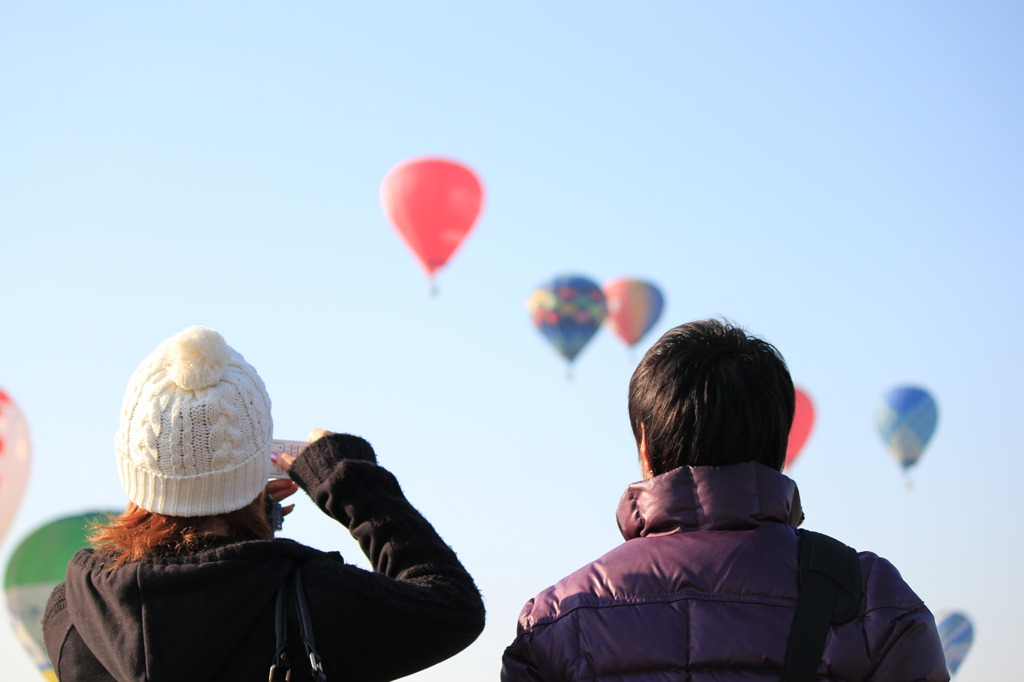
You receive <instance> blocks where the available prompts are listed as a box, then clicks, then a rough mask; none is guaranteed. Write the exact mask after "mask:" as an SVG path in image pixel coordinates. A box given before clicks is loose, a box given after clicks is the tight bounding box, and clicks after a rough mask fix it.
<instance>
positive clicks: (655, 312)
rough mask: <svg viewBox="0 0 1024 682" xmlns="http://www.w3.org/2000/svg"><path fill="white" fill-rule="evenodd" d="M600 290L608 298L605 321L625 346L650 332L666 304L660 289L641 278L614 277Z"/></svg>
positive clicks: (634, 342) (632, 343)
mask: <svg viewBox="0 0 1024 682" xmlns="http://www.w3.org/2000/svg"><path fill="white" fill-rule="evenodd" d="M602 289H603V290H604V296H605V299H606V300H607V301H608V317H607V319H606V320H605V322H606V323H607V324H608V326H609V327H611V329H612V331H613V332H614V333H615V335H616V336H617V337H619V338H620V339H622V341H623V343H625V344H626V345H627V346H634V345H636V344H637V342H639V341H640V339H641V338H643V336H644V334H646V333H647V332H648V331H650V329H651V327H653V326H654V324H655V323H656V322H657V321H658V318H659V317H661V311H662V309H663V308H664V307H665V298H664V296H662V294H661V290H660V289H658V287H656V286H654V285H653V284H651V283H650V282H647V281H644V280H642V279H635V278H630V277H623V278H620V279H613V280H610V281H609V282H606V283H605V285H604V287H602Z"/></svg>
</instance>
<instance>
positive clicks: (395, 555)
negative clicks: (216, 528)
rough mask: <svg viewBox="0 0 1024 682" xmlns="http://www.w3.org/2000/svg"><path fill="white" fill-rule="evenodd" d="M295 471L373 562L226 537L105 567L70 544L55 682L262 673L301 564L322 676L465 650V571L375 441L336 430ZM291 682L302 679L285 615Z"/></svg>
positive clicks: (53, 617)
mask: <svg viewBox="0 0 1024 682" xmlns="http://www.w3.org/2000/svg"><path fill="white" fill-rule="evenodd" d="M291 476H292V478H293V479H295V481H296V482H297V483H298V484H299V485H300V486H301V487H302V488H303V489H304V490H305V491H306V492H307V493H309V495H310V496H311V497H312V498H313V500H314V501H315V502H316V504H317V505H318V506H319V507H320V508H321V509H322V510H323V511H324V512H325V513H327V514H328V515H330V516H331V517H333V518H334V519H336V520H337V521H339V522H340V523H342V524H344V525H346V526H347V527H348V529H349V531H350V532H351V534H352V536H353V537H355V538H356V540H358V542H359V545H360V547H361V548H362V550H363V552H364V553H365V554H366V556H367V557H368V558H369V560H370V563H371V565H372V566H373V568H374V571H366V570H363V569H361V568H358V567H356V566H352V565H349V564H346V563H345V562H344V561H343V560H342V558H341V555H340V554H338V553H337V552H321V551H319V550H316V549H313V548H311V547H306V546H305V545H302V544H299V543H297V542H294V541H292V540H287V539H273V540H254V541H247V542H232V541H230V540H227V539H222V540H219V541H215V542H213V543H211V545H210V546H209V547H207V548H205V549H203V550H201V551H198V552H196V553H194V554H190V555H187V556H166V557H157V558H152V559H148V560H144V561H140V562H135V563H129V564H125V565H122V566H120V567H118V568H115V569H113V570H109V569H108V568H107V567H105V566H104V565H103V562H102V560H101V558H100V556H99V555H97V554H95V553H94V552H93V550H91V549H85V550H82V551H80V552H78V553H77V554H76V555H75V556H74V558H73V559H72V560H71V562H70V564H69V565H68V571H67V576H66V579H65V581H64V582H63V583H61V584H60V585H59V586H58V587H57V588H56V589H55V590H54V591H53V594H52V595H51V597H50V602H49V604H48V606H47V609H46V613H45V616H44V620H43V628H44V633H45V639H46V648H47V651H48V653H49V656H50V661H51V662H52V663H53V667H54V671H55V672H56V673H57V676H58V678H59V679H60V680H61V681H62V682H75V681H77V680H82V681H85V680H88V681H89V682H101V681H106V680H117V681H118V682H135V681H141V680H148V681H150V682H163V681H172V680H173V681H176V682H180V681H181V680H192V681H194V682H205V681H211V682H212V681H214V680H216V681H223V682H231V681H233V680H239V681H242V680H245V681H250V680H265V679H267V675H268V671H269V668H270V664H271V661H272V659H273V657H274V648H275V635H274V607H275V600H276V596H277V592H278V590H279V588H280V587H281V585H282V583H284V582H285V578H286V577H287V576H288V575H289V573H290V572H291V571H292V570H293V569H295V568H296V567H297V568H298V570H299V571H300V574H301V578H302V582H303V586H304V588H305V593H306V599H307V602H308V604H309V609H310V612H311V616H312V624H313V633H314V636H315V638H316V643H317V648H318V649H319V651H320V654H321V656H322V658H323V667H324V670H325V671H326V673H327V676H328V679H330V680H392V679H395V678H398V677H402V676H405V675H409V674H411V673H413V672H416V671H418V670H422V669H423V668H427V667H429V666H431V665H433V664H435V663H437V662H439V661H442V660H444V659H446V658H448V657H450V656H453V655H454V654H456V653H458V652H459V651H461V650H462V649H464V648H465V647H467V646H468V645H469V644H470V643H472V642H473V640H475V639H476V637H477V636H478V635H479V634H480V632H481V630H482V629H483V625H484V607H483V602H482V600H481V598H480V594H479V592H478V591H477V588H476V586H475V585H474V583H473V579H472V578H471V577H470V576H469V574H468V573H467V572H466V570H465V569H464V568H463V567H462V565H461V563H460V562H459V560H458V559H457V558H456V556H455V553H454V552H453V551H452V550H451V549H450V548H449V547H448V546H447V545H445V543H444V541H443V540H441V538H440V537H439V536H438V535H437V533H436V532H435V531H434V529H433V527H432V526H431V525H430V524H429V523H428V522H427V520H426V519H424V518H423V517H422V516H421V515H420V514H419V512H417V511H416V510H415V509H414V508H413V507H412V506H411V505H410V504H409V502H408V501H407V500H406V499H405V496H404V495H403V494H402V491H401V489H400V487H399V485H398V482H397V481H396V480H395V478H394V477H393V476H392V475H391V474H390V473H389V472H388V471H386V470H385V469H383V468H381V467H379V466H377V465H376V456H375V455H374V452H373V449H372V448H371V447H370V444H369V443H367V442H366V441H364V440H363V439H361V438H358V437H356V436H349V435H340V434H338V435H330V436H327V437H325V438H321V439H320V440H318V441H316V442H314V443H313V444H312V445H310V446H309V447H308V448H307V449H306V451H305V452H304V453H303V455H302V456H301V457H299V458H298V460H296V462H295V465H294V466H293V467H292V470H291ZM288 632H289V633H294V634H293V636H292V637H291V640H292V643H291V644H290V646H289V655H290V659H291V661H292V666H293V670H292V675H291V680H292V681H293V682H299V681H301V680H308V679H310V676H309V665H308V663H307V662H306V660H307V659H306V656H305V653H304V651H303V649H302V647H301V644H299V638H298V636H297V635H298V625H297V621H296V620H295V617H294V614H290V617H289V625H288Z"/></svg>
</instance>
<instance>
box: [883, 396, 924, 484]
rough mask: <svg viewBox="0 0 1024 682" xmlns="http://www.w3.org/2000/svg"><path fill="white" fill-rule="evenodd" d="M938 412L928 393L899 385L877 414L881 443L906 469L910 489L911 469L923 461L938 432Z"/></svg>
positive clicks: (884, 399)
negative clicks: (925, 451) (933, 437)
mask: <svg viewBox="0 0 1024 682" xmlns="http://www.w3.org/2000/svg"><path fill="white" fill-rule="evenodd" d="M938 421H939V410H938V406H937V405H936V403H935V399H934V398H932V396H931V395H930V394H929V393H928V391H926V390H924V389H923V388H919V387H917V386H900V387H897V388H894V389H892V390H891V391H889V392H888V393H886V394H885V397H884V398H883V400H882V405H881V406H880V407H879V408H878V412H877V413H876V415H875V424H876V425H877V426H878V431H879V433H880V434H881V435H882V440H884V441H885V443H886V444H887V445H888V446H889V450H890V452H891V453H892V455H893V457H895V458H896V461H898V462H899V463H900V466H901V467H902V468H903V473H904V476H906V477H907V478H906V483H907V486H908V487H909V486H910V478H909V474H908V472H909V470H910V468H911V467H912V466H914V464H916V463H917V460H918V459H920V458H921V454H922V453H923V452H924V449H925V447H927V445H928V441H930V440H931V438H932V435H933V434H934V433H935V426H936V425H937V424H938Z"/></svg>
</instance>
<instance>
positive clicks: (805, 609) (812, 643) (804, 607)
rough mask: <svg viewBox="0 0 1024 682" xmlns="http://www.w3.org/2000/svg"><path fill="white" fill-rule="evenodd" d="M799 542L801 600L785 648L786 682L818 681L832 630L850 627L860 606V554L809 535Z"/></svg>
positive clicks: (803, 532)
mask: <svg viewBox="0 0 1024 682" xmlns="http://www.w3.org/2000/svg"><path fill="white" fill-rule="evenodd" d="M797 533H799V537H800V550H799V551H800V558H799V566H800V568H799V580H800V596H799V597H798V598H797V602H796V613H795V615H794V616H793V627H792V629H791V630H790V633H789V642H788V644H787V645H786V660H785V663H784V666H785V667H784V668H783V671H782V680H783V682H809V681H811V680H814V678H815V676H816V674H817V672H818V665H819V664H820V663H821V655H822V653H823V652H824V651H825V639H826V637H827V636H828V628H829V625H830V624H833V623H834V624H837V625H838V624H841V623H847V622H849V621H851V620H853V618H854V616H856V615H857V611H858V609H859V608H860V602H861V584H860V560H859V559H858V558H857V551H856V550H854V549H853V548H852V547H847V546H846V545H844V544H843V543H841V542H839V541H838V540H836V539H834V538H830V537H829V536H827V535H823V534H822V533H815V532H814V531H809V530H799V531H797Z"/></svg>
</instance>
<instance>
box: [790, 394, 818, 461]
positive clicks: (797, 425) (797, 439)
mask: <svg viewBox="0 0 1024 682" xmlns="http://www.w3.org/2000/svg"><path fill="white" fill-rule="evenodd" d="M795 390H796V411H795V412H794V413H793V427H792V428H791V429H790V430H789V445H788V446H787V448H786V464H785V466H783V469H787V468H789V467H790V466H791V465H792V464H793V460H795V459H796V458H797V455H799V454H800V451H801V450H802V449H803V447H804V444H805V443H806V442H807V438H808V436H810V435H811V427H812V426H814V404H813V403H812V402H811V397H810V396H809V395H807V393H805V392H804V391H802V390H801V389H799V388H797V389H795Z"/></svg>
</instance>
